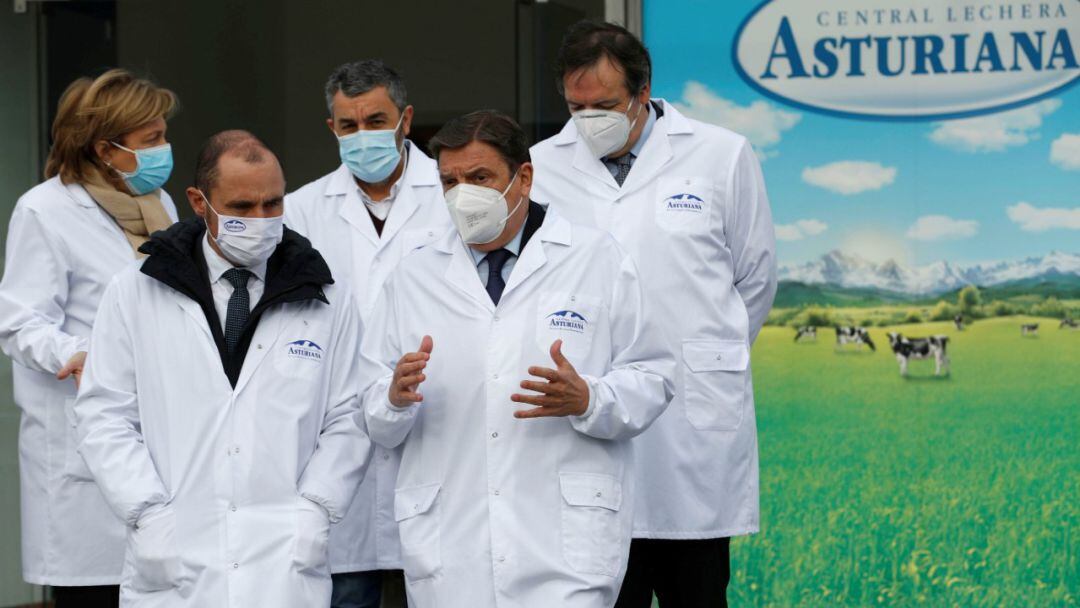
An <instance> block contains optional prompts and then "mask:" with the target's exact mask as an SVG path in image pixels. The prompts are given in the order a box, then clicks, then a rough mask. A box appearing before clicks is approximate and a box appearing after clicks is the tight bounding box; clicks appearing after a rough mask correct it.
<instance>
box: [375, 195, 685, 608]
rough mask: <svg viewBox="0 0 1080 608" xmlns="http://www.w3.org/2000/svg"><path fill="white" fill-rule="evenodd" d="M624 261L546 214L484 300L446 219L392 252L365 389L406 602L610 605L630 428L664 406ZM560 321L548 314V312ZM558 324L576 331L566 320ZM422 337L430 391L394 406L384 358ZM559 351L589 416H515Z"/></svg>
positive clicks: (641, 307)
mask: <svg viewBox="0 0 1080 608" xmlns="http://www.w3.org/2000/svg"><path fill="white" fill-rule="evenodd" d="M645 310H646V308H645V304H644V302H643V297H642V286H641V283H640V281H639V280H638V275H637V270H636V268H635V267H634V264H633V262H632V261H631V260H630V258H629V256H627V255H626V254H625V253H623V251H622V250H621V249H620V248H619V247H618V245H617V244H616V243H615V241H614V240H613V239H612V238H611V237H610V236H609V235H606V234H604V233H602V232H599V231H596V230H592V229H588V228H583V227H577V226H571V224H570V223H569V222H567V221H566V220H564V219H561V218H559V217H558V216H556V215H555V214H550V213H549V214H548V216H547V218H546V220H545V223H544V224H543V225H542V226H541V228H540V229H539V230H538V231H537V232H536V233H535V234H534V235H533V237H532V240H531V241H529V243H528V245H527V246H526V247H525V249H524V251H523V254H522V256H521V258H520V259H519V260H518V262H517V264H516V265H515V266H514V268H513V271H512V272H511V275H510V277H509V280H508V282H507V285H506V288H505V291H504V292H503V296H502V299H501V301H500V302H499V305H498V306H497V307H496V306H494V305H492V302H491V299H490V298H489V296H488V294H487V292H486V291H485V290H484V287H483V286H482V283H481V281H480V278H479V275H478V274H477V271H476V266H475V263H474V260H473V258H472V256H471V255H470V253H469V252H468V251H467V250H466V248H465V246H464V245H463V244H462V242H461V239H460V237H459V236H458V235H457V233H456V232H455V231H453V230H452V229H451V231H448V232H447V233H446V234H445V235H444V236H442V237H441V238H440V239H439V240H437V241H436V242H435V243H433V244H432V245H430V246H428V247H425V248H423V249H421V250H419V251H417V252H415V253H413V254H411V255H409V256H408V257H406V258H405V259H404V260H402V262H401V264H400V265H399V267H398V270H397V271H396V272H395V274H394V276H392V277H391V278H390V280H389V281H388V282H387V285H386V289H385V290H384V294H383V296H382V299H381V300H380V303H379V304H378V306H377V308H376V310H375V312H374V315H373V318H374V321H373V323H374V324H376V325H377V326H378V327H383V328H385V331H384V333H383V334H374V333H373V334H371V335H369V336H367V337H366V340H365V341H364V346H363V349H364V352H365V361H368V360H377V361H379V362H381V370H382V373H383V379H382V380H381V381H379V382H376V383H375V384H373V385H372V388H370V389H369V390H368V391H367V392H366V393H365V396H364V406H365V415H366V418H367V423H368V430H369V433H370V434H371V437H372V440H373V441H375V442H376V443H379V444H381V445H385V446H387V447H394V446H397V445H399V444H400V445H403V446H404V454H403V458H402V463H401V470H400V472H399V475H398V481H397V490H396V499H395V509H394V512H395V517H396V519H397V520H398V522H399V524H400V529H401V544H402V562H403V565H404V570H405V577H406V582H407V590H408V595H409V604H410V605H411V606H414V607H416V608H431V607H438V608H454V607H461V608H466V607H467V608H483V607H485V606H499V607H504V608H505V607H534V606H560V607H561V608H573V607H581V608H584V607H598V606H611V605H612V604H613V603H614V601H615V598H616V596H617V593H618V589H619V585H620V583H621V580H622V577H623V574H624V573H625V568H626V560H627V556H628V551H629V543H630V532H631V523H632V515H631V511H632V507H633V501H632V497H633V494H634V488H633V482H632V480H631V477H630V470H631V468H632V453H631V445H630V441H629V439H630V437H632V436H633V435H636V434H638V433H640V432H641V431H642V430H644V429H645V428H646V427H648V426H649V424H650V423H651V422H652V421H653V420H654V419H655V418H656V416H658V415H659V414H660V412H662V411H663V410H664V408H665V407H666V404H667V401H668V399H669V398H670V396H671V391H672V385H671V382H670V380H669V379H668V378H670V376H671V373H672V372H673V368H674V361H673V360H672V358H671V356H670V354H669V349H668V348H667V346H666V345H664V344H663V342H662V338H661V336H660V335H659V332H658V331H657V329H656V327H655V326H654V325H653V324H652V322H651V321H650V317H649V316H648V315H647V314H646V312H645ZM553 320H554V322H553ZM560 324H562V327H573V329H565V328H560ZM425 334H430V335H431V336H432V337H433V339H434V351H433V353H432V355H431V360H430V363H429V365H428V367H427V369H426V370H425V374H426V375H427V380H426V381H425V382H424V383H423V385H422V386H421V389H420V390H421V392H422V393H423V394H424V402H423V403H422V404H420V405H416V406H413V407H410V408H407V409H397V408H394V407H393V406H392V405H390V403H389V401H388V397H387V388H388V386H389V382H390V378H391V376H392V366H393V365H394V364H395V363H396V362H397V360H398V359H399V358H400V357H401V356H402V355H404V354H405V353H407V352H410V351H415V350H416V349H417V348H418V347H419V345H420V340H421V338H422V337H423V336H424V335H425ZM559 338H561V339H562V340H563V341H564V346H563V353H564V354H565V355H566V356H567V358H568V359H569V360H570V361H571V363H572V364H573V365H574V366H575V368H576V369H577V371H578V373H580V374H581V375H582V376H583V377H585V378H586V380H587V381H588V382H589V384H590V388H591V394H592V399H593V401H592V405H591V408H590V411H589V412H587V413H586V415H584V416H582V417H580V418H575V419H570V418H543V419H537V420H518V419H516V418H514V416H513V413H514V411H515V410H519V409H530V408H531V406H527V405H523V404H517V403H514V402H512V401H511V400H510V395H511V394H512V393H514V392H527V391H523V390H522V389H520V388H519V382H520V381H522V380H525V379H528V378H529V375H528V373H527V370H528V368H529V366H532V365H538V366H543V367H554V366H555V364H554V363H553V362H552V361H551V357H550V354H549V349H550V347H551V344H552V343H553V342H554V341H555V340H556V339H559Z"/></svg>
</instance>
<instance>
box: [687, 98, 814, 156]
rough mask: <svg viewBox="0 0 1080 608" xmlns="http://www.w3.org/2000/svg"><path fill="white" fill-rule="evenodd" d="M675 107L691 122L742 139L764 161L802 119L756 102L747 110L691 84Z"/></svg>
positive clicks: (773, 153)
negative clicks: (709, 126) (714, 127)
mask: <svg viewBox="0 0 1080 608" xmlns="http://www.w3.org/2000/svg"><path fill="white" fill-rule="evenodd" d="M675 107H677V108H678V109H679V111H680V112H682V113H684V114H686V115H687V116H689V117H691V118H695V119H697V120H700V121H702V122H707V123H712V124H714V125H719V126H721V127H724V128H726V129H731V130H732V131H735V132H736V133H738V134H740V135H743V136H745V137H746V138H747V139H749V140H750V143H752V144H753V145H754V150H755V151H756V152H757V154H758V156H759V157H760V158H762V159H763V160H764V159H765V158H769V157H772V156H776V154H778V153H777V152H776V151H775V150H773V149H772V148H773V147H774V146H776V144H778V143H780V138H781V137H782V135H783V133H784V131H787V130H788V129H791V128H792V127H794V126H795V125H796V124H798V122H799V120H801V119H802V115H801V114H799V113H797V112H787V111H784V110H781V109H780V108H777V107H776V106H774V105H772V104H770V103H768V102H766V101H761V100H758V101H755V102H753V103H751V104H750V105H748V106H740V105H739V104H737V103H735V102H733V101H731V100H729V99H725V98H723V97H720V96H719V95H717V94H716V93H713V92H712V91H710V90H709V89H708V87H706V86H705V85H703V84H701V83H700V82H695V81H693V80H690V81H688V82H687V83H686V86H685V87H683V94H682V100H681V101H678V102H675Z"/></svg>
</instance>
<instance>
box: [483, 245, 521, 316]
mask: <svg viewBox="0 0 1080 608" xmlns="http://www.w3.org/2000/svg"><path fill="white" fill-rule="evenodd" d="M512 257H514V254H512V253H510V252H509V251H507V250H505V249H496V250H495V251H492V252H490V253H488V254H487V255H486V256H484V260H485V261H487V263H488V280H487V292H488V295H489V296H491V301H492V302H494V303H495V304H496V305H498V304H499V298H501V297H502V292H503V289H505V288H506V281H504V280H503V278H502V270H503V266H505V265H506V262H507V260H509V259H510V258H512Z"/></svg>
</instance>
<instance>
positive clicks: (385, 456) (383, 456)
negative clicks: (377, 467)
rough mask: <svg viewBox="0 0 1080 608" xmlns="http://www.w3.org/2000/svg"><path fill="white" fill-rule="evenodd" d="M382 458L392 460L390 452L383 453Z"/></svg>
mask: <svg viewBox="0 0 1080 608" xmlns="http://www.w3.org/2000/svg"><path fill="white" fill-rule="evenodd" d="M382 459H383V460H390V454H389V453H386V454H383V455H382Z"/></svg>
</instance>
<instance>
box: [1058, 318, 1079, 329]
mask: <svg viewBox="0 0 1080 608" xmlns="http://www.w3.org/2000/svg"><path fill="white" fill-rule="evenodd" d="M1066 327H1068V328H1069V329H1077V328H1080V324H1078V323H1077V322H1076V319H1073V318H1072V317H1065V318H1064V319H1062V320H1061V325H1058V329H1065V328H1066Z"/></svg>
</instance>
